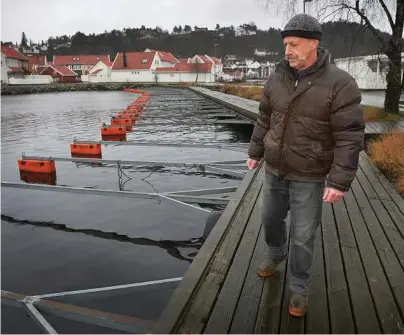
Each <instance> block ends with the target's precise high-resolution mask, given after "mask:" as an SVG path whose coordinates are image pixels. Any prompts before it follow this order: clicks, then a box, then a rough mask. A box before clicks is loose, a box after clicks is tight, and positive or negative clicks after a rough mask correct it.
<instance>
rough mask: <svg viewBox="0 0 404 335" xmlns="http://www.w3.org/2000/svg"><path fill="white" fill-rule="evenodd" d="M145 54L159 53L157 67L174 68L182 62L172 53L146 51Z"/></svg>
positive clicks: (156, 60)
mask: <svg viewBox="0 0 404 335" xmlns="http://www.w3.org/2000/svg"><path fill="white" fill-rule="evenodd" d="M145 52H155V53H157V58H156V59H155V62H156V63H155V64H156V67H173V66H174V65H175V64H177V63H179V62H180V61H179V60H178V59H177V58H175V57H174V56H173V55H172V54H171V53H170V52H166V51H159V50H152V49H146V50H145Z"/></svg>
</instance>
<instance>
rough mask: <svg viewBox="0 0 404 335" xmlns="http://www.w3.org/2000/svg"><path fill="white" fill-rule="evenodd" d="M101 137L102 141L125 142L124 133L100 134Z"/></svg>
mask: <svg viewBox="0 0 404 335" xmlns="http://www.w3.org/2000/svg"><path fill="white" fill-rule="evenodd" d="M101 138H102V140H103V141H114V142H115V141H116V142H125V141H126V133H125V134H124V135H101Z"/></svg>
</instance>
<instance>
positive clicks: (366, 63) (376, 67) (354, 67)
mask: <svg viewBox="0 0 404 335" xmlns="http://www.w3.org/2000/svg"><path fill="white" fill-rule="evenodd" d="M334 62H335V65H336V66H337V67H339V68H341V69H342V70H345V71H347V72H348V73H349V74H350V75H351V76H353V77H354V78H355V80H356V82H357V83H358V86H359V88H360V89H363V90H385V89H386V88H387V82H386V74H387V71H388V63H389V61H388V58H387V56H386V55H369V56H361V57H352V58H338V59H335V60H334ZM403 63H404V52H402V53H401V69H403ZM401 72H403V71H401Z"/></svg>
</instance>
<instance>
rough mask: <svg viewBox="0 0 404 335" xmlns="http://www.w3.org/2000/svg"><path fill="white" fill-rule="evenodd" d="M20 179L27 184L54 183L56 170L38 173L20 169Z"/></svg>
mask: <svg viewBox="0 0 404 335" xmlns="http://www.w3.org/2000/svg"><path fill="white" fill-rule="evenodd" d="M20 179H21V180H22V181H25V182H26V183H28V184H47V185H56V172H52V173H40V172H30V171H20Z"/></svg>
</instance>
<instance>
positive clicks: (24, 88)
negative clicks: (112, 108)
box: [1, 82, 155, 95]
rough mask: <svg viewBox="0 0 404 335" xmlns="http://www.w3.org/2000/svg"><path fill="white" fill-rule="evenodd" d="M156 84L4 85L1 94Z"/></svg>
mask: <svg viewBox="0 0 404 335" xmlns="http://www.w3.org/2000/svg"><path fill="white" fill-rule="evenodd" d="M151 86H155V85H153V84H146V83H130V82H129V83H127V82H125V83H52V84H45V85H2V86H1V95H19V94H38V93H52V92H79V91H121V90H123V89H125V88H145V87H151Z"/></svg>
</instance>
